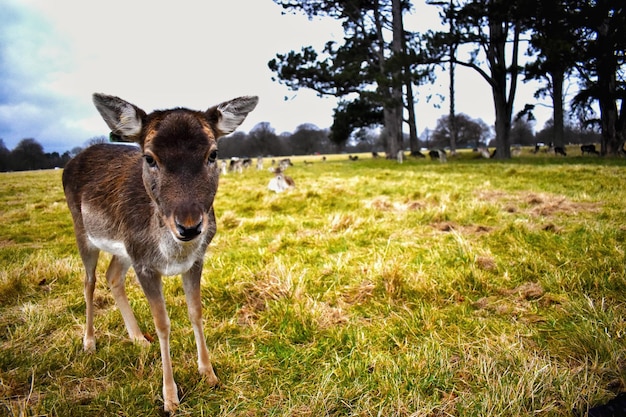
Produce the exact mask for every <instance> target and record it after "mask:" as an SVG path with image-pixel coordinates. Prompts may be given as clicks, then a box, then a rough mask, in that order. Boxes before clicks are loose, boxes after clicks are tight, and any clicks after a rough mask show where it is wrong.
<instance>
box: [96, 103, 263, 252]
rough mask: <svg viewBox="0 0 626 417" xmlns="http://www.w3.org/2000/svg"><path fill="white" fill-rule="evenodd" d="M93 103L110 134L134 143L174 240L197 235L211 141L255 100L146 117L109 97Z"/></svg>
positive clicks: (211, 183)
mask: <svg viewBox="0 0 626 417" xmlns="http://www.w3.org/2000/svg"><path fill="white" fill-rule="evenodd" d="M93 101H94V104H95V106H96V108H97V109H98V111H99V112H100V114H101V115H102V117H103V119H104V121H105V122H106V123H107V125H108V126H109V127H110V128H111V133H112V135H113V136H115V137H117V138H118V139H119V140H120V141H122V142H136V143H138V144H139V146H140V148H141V151H142V154H143V159H142V161H141V164H142V179H143V184H144V187H145V189H146V192H147V194H148V195H149V196H150V198H151V199H152V201H153V203H154V205H155V207H156V209H157V212H158V214H159V215H160V216H161V221H162V222H163V223H164V224H165V225H167V226H168V228H169V230H170V231H171V233H172V235H173V236H174V238H175V239H177V240H178V241H180V242H187V241H191V240H193V239H195V238H196V237H198V236H199V235H200V234H202V232H203V231H205V230H206V229H207V227H208V226H209V223H208V222H209V221H210V219H209V217H208V214H209V212H210V210H211V207H212V205H213V199H214V198H215V193H216V192H217V184H218V178H219V167H218V164H217V158H218V151H217V139H218V138H219V137H221V136H224V135H227V134H229V133H231V132H233V131H234V130H235V129H236V128H237V127H238V126H239V125H240V124H241V123H242V122H243V121H244V119H245V118H246V116H247V115H248V113H249V112H251V111H252V110H254V108H255V107H256V104H257V102H258V97H239V98H236V99H233V100H230V101H226V102H223V103H221V104H219V105H217V106H214V107H211V108H209V109H208V110H207V111H204V112H202V111H194V110H188V109H183V108H177V109H171V110H162V111H155V112H153V113H150V114H147V113H146V112H145V111H143V110H142V109H140V108H139V107H137V106H135V105H134V104H131V103H128V102H127V101H124V100H122V99H120V98H118V97H114V96H109V95H104V94H94V96H93Z"/></svg>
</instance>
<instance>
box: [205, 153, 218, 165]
mask: <svg viewBox="0 0 626 417" xmlns="http://www.w3.org/2000/svg"><path fill="white" fill-rule="evenodd" d="M207 161H208V163H209V164H212V163H214V162H215V161H217V151H216V150H215V151H211V153H210V154H209V159H208V160H207Z"/></svg>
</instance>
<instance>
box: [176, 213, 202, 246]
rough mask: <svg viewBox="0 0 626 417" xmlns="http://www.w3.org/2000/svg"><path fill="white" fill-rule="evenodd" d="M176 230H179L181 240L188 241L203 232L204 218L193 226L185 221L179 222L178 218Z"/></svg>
mask: <svg viewBox="0 0 626 417" xmlns="http://www.w3.org/2000/svg"><path fill="white" fill-rule="evenodd" d="M176 231H177V232H178V235H179V239H180V240H182V241H184V242H188V241H190V240H192V239H194V238H196V237H197V236H198V235H199V234H200V233H202V219H200V221H199V222H198V223H196V224H195V225H192V226H189V225H187V224H185V222H179V221H178V219H177V220H176Z"/></svg>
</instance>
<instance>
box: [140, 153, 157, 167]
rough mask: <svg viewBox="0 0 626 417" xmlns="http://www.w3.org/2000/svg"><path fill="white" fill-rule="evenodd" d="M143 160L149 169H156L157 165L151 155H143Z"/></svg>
mask: <svg viewBox="0 0 626 417" xmlns="http://www.w3.org/2000/svg"><path fill="white" fill-rule="evenodd" d="M143 159H145V160H146V164H148V166H149V167H150V168H156V166H157V163H156V160H155V159H154V157H153V156H152V155H144V156H143Z"/></svg>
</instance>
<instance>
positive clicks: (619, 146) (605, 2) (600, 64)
mask: <svg viewBox="0 0 626 417" xmlns="http://www.w3.org/2000/svg"><path fill="white" fill-rule="evenodd" d="M576 6H577V10H576V12H577V13H576V17H577V22H576V23H577V24H578V27H579V34H580V36H579V39H580V42H579V44H578V45H577V48H578V51H579V54H580V55H579V63H578V69H579V71H578V73H579V75H580V77H581V79H582V83H581V84H582V88H581V90H580V92H579V93H578V94H577V96H576V97H575V103H576V104H577V105H578V106H579V107H580V106H585V105H589V104H590V103H592V102H594V101H595V102H597V104H598V107H599V109H600V120H599V122H600V127H601V130H602V141H601V151H600V153H601V154H602V155H617V154H619V153H621V152H623V146H624V141H625V140H626V131H625V130H626V81H625V77H626V68H625V64H626V61H625V59H626V58H625V55H626V31H625V30H624V28H625V27H626V8H625V6H624V2H623V0H579V1H577V2H576Z"/></svg>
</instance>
